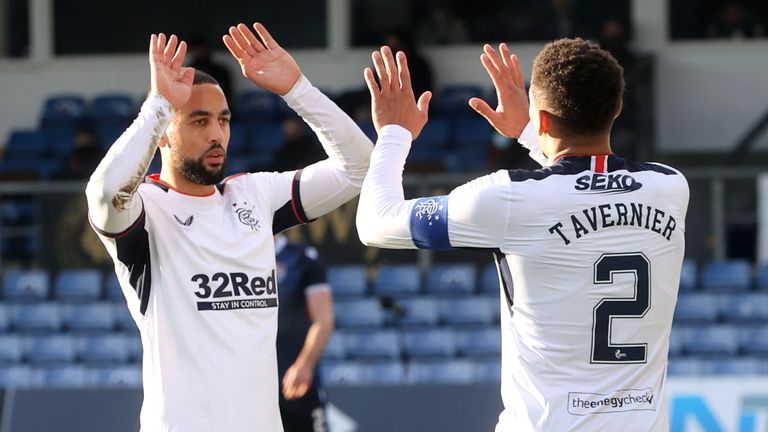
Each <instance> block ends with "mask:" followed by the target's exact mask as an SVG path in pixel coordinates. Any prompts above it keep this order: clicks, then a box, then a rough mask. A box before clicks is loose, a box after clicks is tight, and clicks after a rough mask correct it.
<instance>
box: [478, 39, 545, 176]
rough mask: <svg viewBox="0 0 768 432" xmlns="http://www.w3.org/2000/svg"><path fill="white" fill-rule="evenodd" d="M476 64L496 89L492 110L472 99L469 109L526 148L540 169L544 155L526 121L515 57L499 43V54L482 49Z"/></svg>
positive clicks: (522, 82)
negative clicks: (481, 65)
mask: <svg viewBox="0 0 768 432" xmlns="http://www.w3.org/2000/svg"><path fill="white" fill-rule="evenodd" d="M480 62H481V63H482V64H483V67H484V68H485V71H486V72H488V75H489V76H490V77H491V81H492V82H493V87H494V88H495V89H496V100H497V101H498V104H497V106H496V109H495V110H494V109H493V108H491V107H490V105H488V103H487V102H486V101H484V100H482V99H480V98H477V97H473V98H472V99H470V100H469V106H471V107H472V109H474V110H475V111H477V113H478V114H480V115H481V116H483V117H484V118H485V119H486V120H487V121H488V123H490V124H491V126H493V127H494V129H496V131H498V132H499V133H500V134H502V135H503V136H505V137H507V138H515V139H517V141H518V142H519V143H520V144H522V146H523V147H525V148H526V149H528V151H529V156H530V157H531V159H533V160H535V161H536V162H538V163H539V164H540V165H542V166H544V165H546V163H547V156H545V155H544V152H542V150H541V146H539V137H538V136H537V135H536V131H535V130H534V128H533V126H532V125H531V124H530V122H529V120H530V119H529V114H528V94H527V93H526V91H525V79H524V78H523V73H522V71H521V70H520V61H519V60H518V58H517V55H515V54H511V53H510V52H509V47H508V46H507V44H505V43H502V44H499V52H498V53H497V52H496V50H494V49H493V47H491V46H490V45H488V44H486V45H485V46H483V54H481V55H480Z"/></svg>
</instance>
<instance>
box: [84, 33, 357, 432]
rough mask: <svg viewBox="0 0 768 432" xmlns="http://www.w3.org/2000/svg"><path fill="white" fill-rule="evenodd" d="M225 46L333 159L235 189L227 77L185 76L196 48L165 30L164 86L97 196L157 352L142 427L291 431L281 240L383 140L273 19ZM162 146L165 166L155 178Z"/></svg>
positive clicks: (147, 363) (150, 363) (147, 341)
mask: <svg viewBox="0 0 768 432" xmlns="http://www.w3.org/2000/svg"><path fill="white" fill-rule="evenodd" d="M254 29H255V30H256V33H257V34H258V35H259V36H258V38H257V36H255V35H254V34H253V33H252V31H251V30H250V29H249V28H248V27H247V26H246V25H244V24H239V25H238V26H237V27H230V28H229V34H228V35H226V36H224V43H225V45H226V46H227V48H228V49H229V51H230V52H231V53H232V55H233V56H234V57H235V59H236V60H237V61H238V62H239V64H240V67H241V69H242V72H243V75H245V77H247V78H248V79H250V80H251V81H252V82H253V83H254V84H256V85H258V86H260V87H262V88H264V89H266V90H268V91H271V92H274V93H277V94H279V95H281V96H282V97H283V98H284V99H285V101H286V102H287V103H288V105H289V106H290V107H291V108H293V109H294V110H295V111H296V112H297V113H298V114H299V115H300V116H301V117H302V118H303V119H304V120H305V121H306V122H307V123H308V124H309V125H310V126H311V127H312V129H313V130H314V131H315V133H316V134H317V135H318V136H319V139H320V141H321V143H322V145H323V147H324V148H325V151H326V152H327V153H328V159H326V160H324V161H321V162H318V163H316V164H313V165H310V166H308V167H306V168H304V169H300V170H296V171H290V172H283V173H256V174H240V175H236V176H232V177H229V178H227V179H225V180H223V181H222V173H223V172H224V164H225V162H226V156H227V146H228V142H229V122H230V111H229V107H228V105H227V100H226V97H225V96H224V93H223V92H222V89H221V87H220V86H219V85H218V84H217V82H216V80H215V79H213V78H212V77H211V76H210V75H208V74H205V73H203V72H200V71H196V70H194V69H192V68H182V67H181V65H182V62H183V61H184V56H185V53H186V44H185V42H179V41H178V39H177V38H176V36H175V35H174V36H171V37H170V38H169V39H166V37H165V35H163V34H160V35H159V36H158V35H152V37H151V40H150V49H149V63H150V72H151V79H150V83H151V91H150V94H149V97H148V98H147V100H146V101H145V102H144V104H143V106H142V108H141V111H140V113H139V116H138V118H137V119H136V120H135V121H134V122H133V124H132V125H131V126H130V127H129V128H128V129H127V130H126V131H125V132H124V133H123V135H122V136H120V138H118V139H117V141H116V142H115V143H114V144H113V145H112V147H111V148H110V149H109V151H108V152H107V155H106V156H105V157H104V159H103V160H102V161H101V163H100V164H99V166H98V167H97V169H96V171H95V172H94V174H93V175H92V176H91V179H90V181H89V183H88V186H87V187H86V195H87V199H88V209H89V217H90V221H91V224H92V226H93V228H94V229H95V230H96V232H97V233H98V234H99V237H100V238H101V240H102V242H103V243H104V245H105V246H106V248H107V250H108V251H109V253H110V255H111V256H112V258H113V260H114V262H115V272H116V273H117V276H118V279H119V281H120V285H121V287H122V289H123V293H124V294H125V296H126V300H127V302H128V307H129V309H130V311H131V315H132V316H133V318H134V320H135V321H136V324H137V326H138V328H139V330H140V333H141V339H142V345H143V348H144V358H143V381H144V403H143V406H142V411H141V427H142V430H143V431H147V432H148V431H153V432H154V431H185V432H186V431H227V432H240V431H242V432H246V431H248V432H252V431H265V432H266V431H269V432H272V431H282V430H283V429H282V424H281V419H280V412H279V407H278V395H279V391H280V390H279V385H278V379H277V354H276V349H275V340H276V335H277V321H278V312H277V305H278V300H277V281H276V271H275V248H274V238H273V235H274V234H276V233H279V232H281V231H283V230H285V229H287V228H290V227H292V226H295V225H298V224H301V223H306V222H309V221H311V220H313V219H315V218H317V217H319V216H321V215H323V214H325V213H328V212H330V211H331V210H333V209H335V208H336V207H338V206H340V205H341V204H343V203H345V202H347V201H349V200H350V199H351V198H353V197H354V196H355V195H357V194H358V192H359V188H360V185H361V183H362V180H363V177H364V175H365V172H366V169H367V167H368V161H369V157H370V152H371V149H372V144H371V142H370V140H369V139H368V138H366V136H365V134H363V132H362V131H361V130H360V129H359V128H358V127H357V125H355V123H354V122H353V121H352V120H351V119H350V118H349V117H348V116H347V115H345V114H344V113H343V112H342V111H341V110H340V109H339V108H338V107H337V106H336V105H335V104H334V103H333V102H331V101H330V100H329V99H328V98H327V97H325V96H324V95H323V94H322V93H321V92H320V91H319V90H317V89H316V88H315V87H314V86H312V84H311V83H310V82H309V80H307V78H306V77H304V76H303V75H302V73H301V70H300V69H299V66H298V65H297V64H296V62H295V61H294V60H293V58H292V57H291V55H290V54H288V52H286V51H285V50H284V49H283V48H281V47H280V46H279V45H278V44H277V42H276V41H275V40H274V39H273V38H272V36H271V35H270V34H269V32H267V29H266V28H264V26H262V25H261V24H255V25H254ZM158 146H159V147H160V153H161V156H162V170H161V172H160V174H159V175H157V174H155V175H151V176H148V177H147V178H146V181H145V177H144V176H145V174H146V171H147V167H148V166H149V164H150V161H151V160H152V157H153V155H154V154H155V151H156V149H157V148H158Z"/></svg>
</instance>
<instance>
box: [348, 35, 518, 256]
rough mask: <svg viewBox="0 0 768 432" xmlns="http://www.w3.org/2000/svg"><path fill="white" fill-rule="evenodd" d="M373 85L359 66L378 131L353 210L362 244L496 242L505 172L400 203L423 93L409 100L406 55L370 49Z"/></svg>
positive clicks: (424, 103)
mask: <svg viewBox="0 0 768 432" xmlns="http://www.w3.org/2000/svg"><path fill="white" fill-rule="evenodd" d="M373 62H374V66H375V68H376V73H377V75H378V77H379V82H380V83H381V85H380V86H379V85H378V84H377V83H376V81H375V80H374V77H373V71H372V70H371V69H366V71H365V80H366V83H367V85H368V88H369V90H370V91H371V99H372V110H373V121H374V126H375V127H376V129H377V131H378V133H379V139H378V141H377V144H376V148H375V149H374V151H373V154H372V156H371V166H370V168H369V170H368V174H367V176H366V178H365V181H364V182H363V188H362V191H361V193H360V202H359V204H358V207H357V231H358V234H359V236H360V240H361V241H362V242H363V243H364V244H366V245H369V246H377V247H385V248H416V247H418V248H427V249H447V248H451V247H477V248H488V247H497V246H498V244H499V238H501V236H502V234H503V233H504V232H505V228H506V226H505V224H506V221H507V220H508V218H507V217H506V215H507V214H508V212H509V208H508V207H509V205H508V204H505V203H508V202H509V200H504V199H502V198H503V196H504V194H505V193H507V192H508V190H509V187H508V186H509V179H508V177H507V178H506V179H505V178H504V175H505V173H504V172H498V173H496V174H492V175H489V176H485V177H481V178H479V179H477V180H475V181H472V182H470V183H467V184H465V185H463V186H460V187H458V188H456V189H454V190H453V191H452V192H451V193H450V194H449V195H445V196H439V197H426V198H419V199H412V200H405V198H404V193H403V186H402V172H403V168H404V166H405V159H406V157H407V156H408V151H409V150H410V146H411V141H412V139H413V138H414V137H415V136H417V135H418V133H419V132H420V131H421V128H422V127H423V126H424V124H425V123H426V121H427V107H428V103H429V94H424V95H422V96H421V97H420V98H419V101H418V103H417V102H416V101H415V97H414V94H413V90H412V89H411V84H410V77H409V74H408V65H407V62H406V58H405V55H404V54H403V53H397V60H395V58H394V57H393V56H392V52H391V51H390V49H389V48H388V47H384V48H382V50H381V52H374V53H373Z"/></svg>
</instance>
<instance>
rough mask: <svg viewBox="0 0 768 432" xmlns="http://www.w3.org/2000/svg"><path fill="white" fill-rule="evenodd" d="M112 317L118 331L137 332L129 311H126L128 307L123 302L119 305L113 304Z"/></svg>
mask: <svg viewBox="0 0 768 432" xmlns="http://www.w3.org/2000/svg"><path fill="white" fill-rule="evenodd" d="M112 316H113V318H114V320H115V324H116V325H117V328H119V329H120V330H128V331H137V330H138V329H137V328H136V321H134V320H133V317H132V316H131V311H130V310H128V305H127V304H126V303H125V300H123V301H122V302H119V303H113V305H112Z"/></svg>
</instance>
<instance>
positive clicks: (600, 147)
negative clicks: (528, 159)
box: [545, 134, 613, 165]
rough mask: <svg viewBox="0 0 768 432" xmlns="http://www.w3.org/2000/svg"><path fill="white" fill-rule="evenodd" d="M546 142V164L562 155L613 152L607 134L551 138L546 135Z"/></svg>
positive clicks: (553, 161) (550, 163)
mask: <svg viewBox="0 0 768 432" xmlns="http://www.w3.org/2000/svg"><path fill="white" fill-rule="evenodd" d="M546 140H547V141H548V142H547V144H546V147H545V148H547V149H549V152H548V153H547V156H548V158H549V161H548V165H552V164H553V163H555V162H557V160H558V159H560V158H562V157H564V156H589V155H605V154H611V153H613V152H612V151H611V138H610V135H609V134H605V135H598V136H591V137H571V138H567V137H564V138H553V137H551V136H548V137H546Z"/></svg>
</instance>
